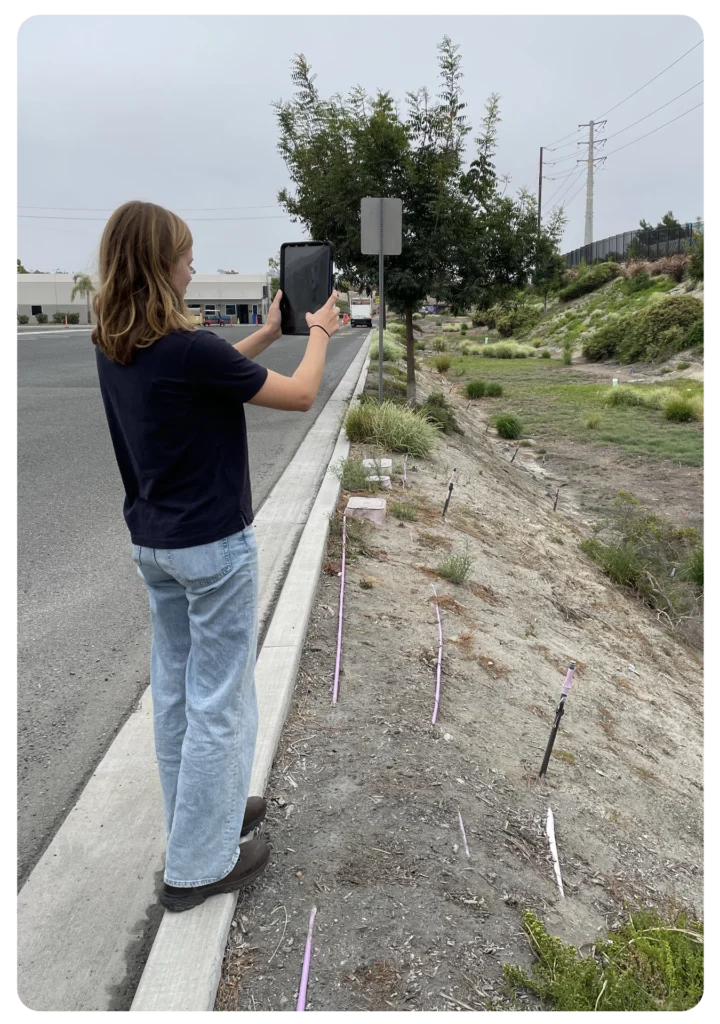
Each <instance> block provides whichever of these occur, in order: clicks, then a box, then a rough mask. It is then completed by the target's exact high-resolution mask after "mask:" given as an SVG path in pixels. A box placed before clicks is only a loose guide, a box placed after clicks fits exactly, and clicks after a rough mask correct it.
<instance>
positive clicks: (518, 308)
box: [495, 302, 541, 338]
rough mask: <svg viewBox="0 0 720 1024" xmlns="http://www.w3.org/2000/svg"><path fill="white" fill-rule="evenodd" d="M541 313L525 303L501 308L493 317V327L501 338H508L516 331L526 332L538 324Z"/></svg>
mask: <svg viewBox="0 0 720 1024" xmlns="http://www.w3.org/2000/svg"><path fill="white" fill-rule="evenodd" d="M540 318H541V313H540V310H539V309H537V308H536V307H535V306H531V305H530V304H529V303H527V302H520V303H514V304H509V305H507V306H503V307H501V309H500V311H499V312H497V313H496V315H495V327H497V330H498V334H499V335H500V337H501V338H509V337H511V336H512V335H513V334H516V333H517V332H518V331H527V330H530V329H531V328H532V327H534V326H535V325H536V324H537V323H539V322H540Z"/></svg>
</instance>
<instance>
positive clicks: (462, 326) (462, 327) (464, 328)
mask: <svg viewBox="0 0 720 1024" xmlns="http://www.w3.org/2000/svg"><path fill="white" fill-rule="evenodd" d="M467 329H468V325H467V323H466V321H465V320H463V322H462V323H461V324H460V333H461V334H467Z"/></svg>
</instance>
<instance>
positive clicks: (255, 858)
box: [159, 839, 270, 911]
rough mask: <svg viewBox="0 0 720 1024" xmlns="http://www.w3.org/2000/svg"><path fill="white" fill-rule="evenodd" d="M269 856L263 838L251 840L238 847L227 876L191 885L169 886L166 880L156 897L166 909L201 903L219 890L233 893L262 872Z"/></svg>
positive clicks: (188, 907) (177, 908) (183, 907)
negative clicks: (206, 883)
mask: <svg viewBox="0 0 720 1024" xmlns="http://www.w3.org/2000/svg"><path fill="white" fill-rule="evenodd" d="M269 858H270V847H269V846H268V845H267V843H266V842H264V841H263V840H262V839H250V840H249V841H248V842H247V843H242V844H241V846H240V856H239V857H238V859H237V863H236V864H235V867H234V868H233V869H232V871H231V872H230V874H229V875H225V877H224V878H220V879H218V881H217V882H210V883H209V884H208V885H198V886H195V887H194V888H184V887H182V886H176V885H168V884H167V883H165V884H164V885H163V887H162V889H161V890H160V896H159V900H160V902H161V903H162V905H163V906H164V907H165V908H166V910H172V911H180V910H190V908H191V907H197V906H198V905H199V904H200V903H204V902H205V900H206V899H207V898H208V896H217V894H218V893H222V892H235V890H236V889H242V888H243V886H246V885H249V884H250V882H253V881H254V880H255V879H256V878H257V877H258V875H259V874H261V873H262V872H263V870H264V869H265V866H266V864H267V862H268V860H269Z"/></svg>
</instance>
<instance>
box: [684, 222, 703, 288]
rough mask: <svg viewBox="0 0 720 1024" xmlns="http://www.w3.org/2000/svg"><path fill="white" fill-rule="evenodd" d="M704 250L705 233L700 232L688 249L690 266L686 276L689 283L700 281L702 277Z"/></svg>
mask: <svg viewBox="0 0 720 1024" xmlns="http://www.w3.org/2000/svg"><path fill="white" fill-rule="evenodd" d="M704 250H705V232H702V233H701V234H700V235H698V237H697V238H696V239H695V240H694V242H693V244H692V246H691V247H690V266H689V268H688V275H689V277H690V279H691V281H702V279H703V275H704V272H705V271H704V263H703V260H704Z"/></svg>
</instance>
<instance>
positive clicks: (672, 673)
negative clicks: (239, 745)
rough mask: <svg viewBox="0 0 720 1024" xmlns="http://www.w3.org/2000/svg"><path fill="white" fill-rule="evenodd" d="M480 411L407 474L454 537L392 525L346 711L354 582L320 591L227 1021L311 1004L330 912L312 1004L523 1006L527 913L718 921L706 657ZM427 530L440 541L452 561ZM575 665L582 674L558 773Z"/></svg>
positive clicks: (273, 783) (365, 572) (376, 531)
mask: <svg viewBox="0 0 720 1024" xmlns="http://www.w3.org/2000/svg"><path fill="white" fill-rule="evenodd" d="M474 417H475V414H474V413H470V414H468V415H467V416H466V417H465V421H464V422H463V429H465V428H466V426H467V428H468V429H467V430H466V433H465V436H464V437H458V436H456V435H451V437H450V438H449V439H448V440H447V441H446V442H444V445H443V447H442V448H441V449H440V450H439V451H438V453H437V455H436V457H435V458H434V459H433V460H432V461H428V462H425V463H422V462H414V461H413V460H411V462H410V464H409V466H408V470H409V471H408V488H407V493H406V494H405V495H404V496H403V500H405V498H407V499H408V500H412V501H414V502H416V503H417V504H418V506H419V507H422V508H424V509H425V511H426V516H425V517H424V518H427V519H428V523H431V522H432V521H433V517H434V525H432V526H430V525H428V523H425V522H423V523H422V524H420V525H418V524H415V523H399V522H398V521H397V520H396V519H394V518H393V517H392V516H388V518H387V521H386V522H385V524H384V525H383V526H381V527H370V528H369V535H368V538H367V543H365V544H363V545H362V547H361V548H360V549H357V550H356V551H355V553H354V554H353V555H352V557H351V558H350V560H349V563H348V571H347V590H346V618H345V632H344V637H345V638H344V644H343V659H342V675H341V681H340V699H339V703H338V705H337V706H335V707H333V706H332V704H331V691H332V677H333V667H334V661H335V644H336V633H337V610H338V601H339V580H338V578H337V577H336V576H333V575H323V576H322V577H321V580H320V584H319V588H318V594H317V599H316V603H315V608H314V611H313V614H312V617H311V621H310V625H309V629H308V634H307V637H306V642H305V648H304V653H303V657H302V661H301V666H300V671H299V675H298V680H297V684H296V688H295V695H294V700H293V706H292V711H291V715H290V717H289V719H288V722H287V724H286V726H285V729H284V731H283V735H282V738H281V741H280V745H279V747H278V751H277V755H276V758H275V763H274V768H273V771H272V775H271V778H270V781H269V785H268V791H267V794H266V795H267V797H268V799H269V800H270V810H269V813H268V818H267V822H266V824H265V826H264V834H265V836H266V838H267V839H268V840H269V842H270V843H271V845H272V847H273V855H272V858H271V862H270V865H269V867H268V870H267V872H266V873H265V875H264V876H263V877H262V878H261V879H260V880H258V882H257V883H256V884H255V885H254V886H253V887H252V888H251V889H249V890H246V891H245V892H243V893H242V894H241V896H240V899H239V902H238V907H237V913H236V917H235V922H234V927H233V929H232V932H231V941H230V944H229V946H228V950H227V953H226V960H225V963H224V965H223V980H222V983H221V989H220V992H219V994H218V1002H217V1005H216V1009H239V1010H292V1009H294V1007H295V999H296V993H297V987H298V982H299V978H300V972H301V965H302V955H303V948H304V942H305V935H306V931H307V924H308V919H309V916H310V911H311V908H312V907H313V905H316V906H317V908H318V915H317V920H316V927H315V940H314V951H313V958H312V966H311V972H310V985H309V992H308V1009H310V1010H323V1011H334V1010H337V1011H345V1010H388V1009H396V1010H448V1009H490V1008H498V1009H509V1008H512V1004H511V1002H510V1001H509V999H508V996H507V993H506V991H505V988H504V984H503V980H502V964H503V962H507V963H514V964H525V965H527V964H529V962H530V960H531V955H530V951H529V949H528V945H527V942H526V940H525V938H524V937H523V935H522V933H521V930H520V924H521V917H522V912H523V911H524V910H525V909H527V908H530V909H533V910H534V911H535V912H536V913H537V914H538V915H539V916H540V917H541V918H542V919H543V921H544V922H545V923H546V925H547V926H548V927H549V929H550V930H551V931H552V932H554V933H555V934H558V935H560V936H561V937H562V938H563V939H565V940H566V941H568V942H573V943H575V944H577V945H581V944H583V943H586V942H592V941H593V940H594V939H595V938H596V937H597V936H598V935H600V934H601V933H602V932H603V931H604V930H605V928H606V926H607V925H608V924H612V923H613V921H614V920H615V919H616V917H617V915H618V914H620V913H621V911H622V910H623V907H624V906H626V905H629V906H638V905H645V906H656V907H660V908H662V907H664V906H666V905H669V904H672V903H674V902H680V903H682V904H684V905H685V906H686V907H688V908H690V909H691V910H693V912H694V913H696V914H697V915H698V916H700V914H701V908H702V874H701V872H702V861H703V854H702V815H703V806H702V690H701V668H700V667H699V664H698V663H699V658H698V656H697V655H695V656H691V652H690V651H689V650H688V648H687V647H684V646H683V645H681V644H680V643H679V642H678V641H677V639H675V638H674V637H673V636H671V635H668V634H667V633H666V632H664V631H663V629H662V628H661V626H660V624H659V623H658V621H657V618H656V617H655V615H654V614H653V613H652V612H651V611H650V610H649V609H647V608H645V607H644V606H643V605H641V604H640V603H639V602H637V601H636V600H634V599H633V598H632V597H631V596H630V595H628V594H626V593H624V592H622V591H619V590H617V589H616V588H614V587H613V586H612V585H611V584H610V583H609V582H608V581H607V579H606V577H604V576H603V575H602V573H601V571H600V570H599V569H598V567H597V566H596V565H594V564H593V563H592V562H590V561H589V559H587V558H586V557H585V556H584V555H583V554H582V552H581V551H580V549H579V545H578V540H579V538H580V537H582V536H583V535H584V533H583V527H582V524H583V520H584V515H583V511H582V510H581V509H580V508H579V507H578V505H577V504H576V502H575V500H574V499H572V498H571V497H569V496H565V497H564V500H563V503H562V505H561V506H560V508H559V511H558V512H556V513H553V511H552V501H551V500H550V498H549V495H548V492H547V490H546V488H545V487H544V485H543V483H542V482H541V481H539V480H538V479H537V478H536V476H535V475H533V474H531V473H529V472H527V471H524V470H523V469H522V468H521V465H522V463H521V465H520V466H519V465H518V463H520V462H521V459H522V454H519V455H518V457H517V459H516V461H515V463H514V464H513V465H512V466H510V465H508V455H507V453H506V452H504V451H502V449H501V448H500V447H499V446H498V444H497V442H496V441H495V440H494V439H492V437H491V436H490V435H484V433H483V431H482V429H479V425H478V424H477V421H476V419H475V418H474ZM483 426H484V425H483ZM451 467H452V468H457V479H456V486H455V491H454V493H453V497H452V501H451V506H450V509H451V512H450V513H449V514H448V517H447V520H446V521H445V523H443V522H442V520H441V511H442V504H443V501H444V499H445V495H446V485H447V479H448V477H449V470H450V468H451ZM479 468H482V474H481V473H480V472H479ZM410 470H413V471H412V472H411V471H410ZM551 493H552V492H551ZM468 527H471V528H472V532H470V531H469V529H468ZM428 535H431V536H434V537H437V538H440V539H442V540H443V541H445V542H446V544H445V545H443V546H442V547H440V548H438V550H437V551H434V550H433V549H432V548H429V547H428V546H427V540H426V537H427V536H428ZM338 543H339V542H338V537H337V533H335V535H334V536H332V537H331V541H330V545H329V550H328V553H327V559H328V562H329V563H331V565H332V566H333V567H334V566H335V565H336V564H337V563H338V561H339V547H338ZM447 545H449V547H450V549H451V550H453V551H456V552H465V551H467V553H468V554H469V556H470V557H471V558H472V559H473V566H472V569H471V574H470V579H469V581H468V583H467V584H465V585H455V584H452V583H449V582H446V581H444V580H441V581H438V580H437V578H435V577H433V578H432V581H433V582H434V584H435V587H436V589H437V591H438V595H439V597H440V603H441V609H442V612H441V613H442V618H443V632H444V639H445V646H444V653H443V684H442V691H441V698H440V709H439V715H438V722H437V726H436V727H435V728H433V727H432V726H431V724H430V720H431V716H432V709H433V700H434V692H435V670H436V660H437V640H438V635H437V621H436V617H435V606H434V602H433V601H432V600H430V598H431V596H432V591H431V588H430V582H429V577H428V575H427V573H428V572H429V571H434V569H435V567H436V565H439V563H440V561H441V560H442V558H443V557H445V555H446V550H445V548H446V546H447ZM378 553H381V557H378ZM369 579H372V580H373V581H374V582H373V584H372V585H371V586H370V587H369V588H366V587H364V586H363V585H362V581H363V580H366V581H367V580H369ZM571 658H573V659H575V660H577V661H578V662H579V665H580V670H579V672H578V674H577V678H576V681H575V684H574V687H573V690H572V693H571V695H570V698H569V700H568V706H567V712H566V714H565V717H564V719H563V721H562V724H561V727H560V733H559V735H558V740H557V743H556V750H555V755H556V756H554V757H553V758H552V759H551V764H550V768H549V771H548V775H547V777H546V779H545V780H543V781H540V780H538V778H537V771H538V768H539V765H540V761H541V758H542V753H543V750H544V747H545V743H546V741H547V736H548V730H549V726H550V723H551V721H552V717H553V712H554V708H555V705H556V703H557V700H558V697H559V694H560V689H561V686H562V682H563V677H564V671H565V668H566V666H567V662H568V661H569V660H570V659H571ZM548 806H551V807H552V809H553V813H554V816H555V829H556V835H557V842H558V849H559V855H560V862H561V866H562V871H563V880H564V884H565V891H566V899H565V900H564V901H561V900H560V899H559V896H558V891H557V887H556V884H555V881H554V877H553V871H552V865H551V863H550V860H549V851H548V847H547V841H546V838H545V834H544V820H545V815H546V813H547V808H548ZM458 814H461V815H462V819H463V823H464V827H465V831H466V833H467V842H468V848H469V851H470V856H469V858H468V857H467V856H466V854H465V849H464V843H463V840H462V837H461V833H460V827H459V819H458ZM520 1005H521V1006H522V1005H524V1004H522V1003H521V1004H520ZM526 1008H532V1005H531V1004H530V1003H528V1004H527V1007H526Z"/></svg>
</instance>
